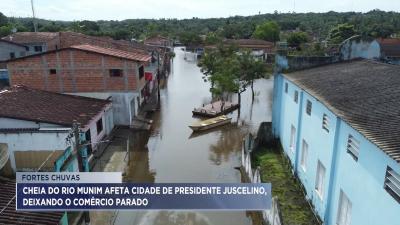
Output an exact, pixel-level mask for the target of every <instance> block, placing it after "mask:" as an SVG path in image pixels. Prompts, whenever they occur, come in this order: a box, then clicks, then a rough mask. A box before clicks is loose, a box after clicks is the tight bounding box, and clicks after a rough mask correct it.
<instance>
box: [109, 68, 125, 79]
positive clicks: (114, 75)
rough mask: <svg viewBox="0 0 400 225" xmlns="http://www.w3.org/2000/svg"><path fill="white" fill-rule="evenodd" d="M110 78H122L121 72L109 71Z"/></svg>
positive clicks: (117, 70)
mask: <svg viewBox="0 0 400 225" xmlns="http://www.w3.org/2000/svg"><path fill="white" fill-rule="evenodd" d="M109 72H110V77H122V75H123V72H122V70H121V69H110V71H109Z"/></svg>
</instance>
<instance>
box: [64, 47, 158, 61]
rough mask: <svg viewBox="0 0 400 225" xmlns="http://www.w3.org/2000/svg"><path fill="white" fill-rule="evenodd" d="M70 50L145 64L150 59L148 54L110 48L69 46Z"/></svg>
mask: <svg viewBox="0 0 400 225" xmlns="http://www.w3.org/2000/svg"><path fill="white" fill-rule="evenodd" d="M70 48H72V49H78V50H84V51H89V52H95V53H99V54H104V55H109V56H115V57H118V58H123V59H129V60H134V61H140V62H147V61H149V60H150V59H151V56H150V55H149V54H144V53H141V52H128V51H122V50H118V49H112V48H103V47H99V46H94V45H74V46H71V47H70Z"/></svg>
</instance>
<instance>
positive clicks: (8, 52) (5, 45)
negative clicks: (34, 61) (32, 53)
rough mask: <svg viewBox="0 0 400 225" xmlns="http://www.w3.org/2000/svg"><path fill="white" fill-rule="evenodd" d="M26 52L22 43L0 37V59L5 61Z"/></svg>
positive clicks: (24, 54) (21, 55) (22, 55)
mask: <svg viewBox="0 0 400 225" xmlns="http://www.w3.org/2000/svg"><path fill="white" fill-rule="evenodd" d="M26 54H27V47H25V46H24V45H21V44H18V43H15V42H11V41H7V40H1V39H0V61H7V60H9V59H14V58H18V57H24V56H26Z"/></svg>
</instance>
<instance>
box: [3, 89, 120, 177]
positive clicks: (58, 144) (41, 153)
mask: <svg viewBox="0 0 400 225" xmlns="http://www.w3.org/2000/svg"><path fill="white" fill-rule="evenodd" d="M0 104H1V105H2V106H3V107H2V110H1V111H0V143H1V146H2V149H7V154H5V152H4V151H3V154H2V155H1V157H0V158H1V159H2V160H1V161H7V163H3V168H2V169H4V170H5V171H10V169H11V170H12V171H13V172H15V171H32V170H33V171H35V170H36V169H37V168H39V167H40V166H42V167H43V170H50V171H54V166H55V165H54V162H56V161H57V160H59V158H60V157H61V156H62V155H63V154H65V151H66V149H68V148H70V146H71V144H70V143H68V142H67V137H68V136H69V134H70V133H71V128H72V125H73V123H74V122H75V121H76V122H77V123H79V124H80V131H81V133H82V134H81V136H82V137H81V140H85V141H87V142H88V143H90V144H88V145H87V157H88V158H87V160H88V161H91V160H92V158H93V153H95V152H96V151H100V150H101V149H99V148H100V147H101V146H100V145H99V143H100V142H101V141H102V140H103V139H104V138H106V137H107V136H108V135H109V134H110V133H111V131H112V129H113V127H114V124H113V115H112V113H113V111H112V103H111V101H109V100H100V99H93V98H86V97H81V96H72V95H65V94H58V93H54V92H48V91H42V90H36V89H31V88H27V87H24V86H14V87H11V88H7V89H4V90H2V91H1V92H0ZM47 158H48V160H47V161H45V160H46V159H47ZM42 162H46V163H45V164H43V165H42ZM73 167H74V166H73V165H71V168H72V169H73V170H75V169H76V166H75V169H74V168H73Z"/></svg>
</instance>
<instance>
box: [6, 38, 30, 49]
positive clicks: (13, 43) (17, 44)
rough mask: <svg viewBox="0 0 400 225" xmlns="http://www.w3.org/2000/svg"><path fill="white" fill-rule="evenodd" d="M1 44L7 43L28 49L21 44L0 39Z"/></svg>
mask: <svg viewBox="0 0 400 225" xmlns="http://www.w3.org/2000/svg"><path fill="white" fill-rule="evenodd" d="M0 42H5V43H8V44H12V45H16V46H20V47H24V48H26V46H25V45H22V44H19V43H17V42H13V41H9V40H6V39H0Z"/></svg>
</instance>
